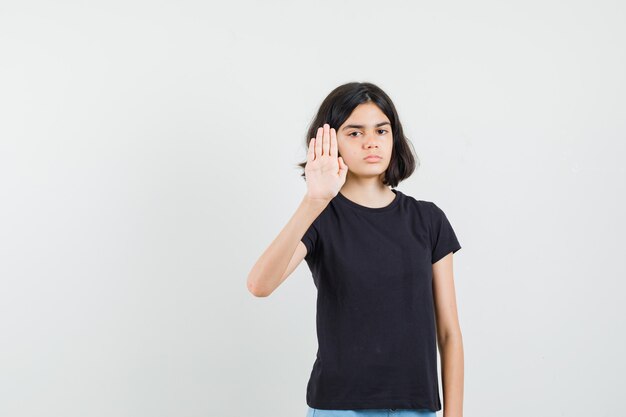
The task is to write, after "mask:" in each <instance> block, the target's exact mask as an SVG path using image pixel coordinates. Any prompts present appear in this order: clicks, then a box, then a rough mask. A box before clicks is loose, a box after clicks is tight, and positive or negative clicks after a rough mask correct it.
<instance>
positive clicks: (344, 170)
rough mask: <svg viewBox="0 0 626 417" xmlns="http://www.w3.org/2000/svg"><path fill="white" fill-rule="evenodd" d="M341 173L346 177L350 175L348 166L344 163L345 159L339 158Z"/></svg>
mask: <svg viewBox="0 0 626 417" xmlns="http://www.w3.org/2000/svg"><path fill="white" fill-rule="evenodd" d="M339 173H340V174H341V175H342V176H345V175H346V174H347V173H348V165H346V163H345V162H344V161H343V158H342V157H341V156H340V157H339Z"/></svg>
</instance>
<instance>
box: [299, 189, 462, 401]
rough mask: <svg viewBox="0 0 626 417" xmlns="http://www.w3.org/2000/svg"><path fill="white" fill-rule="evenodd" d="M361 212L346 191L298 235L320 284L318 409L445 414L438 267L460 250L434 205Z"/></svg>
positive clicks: (400, 197) (412, 203)
mask: <svg viewBox="0 0 626 417" xmlns="http://www.w3.org/2000/svg"><path fill="white" fill-rule="evenodd" d="M392 191H393V192H394V193H395V194H396V197H395V199H394V200H393V202H391V203H390V204H389V205H387V206H385V207H380V208H371V207H365V206H362V205H360V204H357V203H355V202H353V201H351V200H349V199H348V198H346V197H345V196H344V195H343V194H341V192H340V193H339V194H337V196H336V197H335V198H333V199H332V200H331V201H330V203H329V204H328V205H327V206H326V208H325V209H324V211H323V212H322V213H321V214H320V215H319V216H318V217H317V218H316V219H315V220H314V222H313V223H312V224H311V226H310V227H309V229H308V230H307V231H306V233H305V235H304V236H303V238H302V242H303V243H304V244H305V246H306V248H307V255H306V257H305V258H304V259H305V260H306V262H307V264H308V266H309V269H310V270H311V273H312V275H313V281H314V283H315V286H316V287H317V317H316V325H317V340H318V350H317V355H316V356H317V357H316V359H315V362H314V364H313V370H312V371H311V376H310V379H309V382H308V385H307V393H306V401H307V404H308V405H309V406H310V407H312V408H319V409H342V410H346V409H369V408H409V409H424V408H427V409H430V410H433V411H438V410H441V400H440V397H439V386H438V373H437V343H436V340H437V338H436V329H435V312H434V302H433V290H432V264H433V263H435V262H437V261H438V260H440V259H441V258H443V257H444V256H445V255H447V254H448V253H450V252H456V251H458V250H459V249H461V245H460V244H459V241H458V240H457V237H456V235H455V233H454V230H453V229H452V226H451V225H450V222H449V221H448V219H447V217H446V215H445V214H444V212H443V211H442V210H441V209H440V208H439V207H437V206H436V205H435V204H434V203H433V202H430V201H423V200H416V199H414V198H413V197H411V196H408V195H406V194H403V193H402V192H400V191H398V190H396V189H392Z"/></svg>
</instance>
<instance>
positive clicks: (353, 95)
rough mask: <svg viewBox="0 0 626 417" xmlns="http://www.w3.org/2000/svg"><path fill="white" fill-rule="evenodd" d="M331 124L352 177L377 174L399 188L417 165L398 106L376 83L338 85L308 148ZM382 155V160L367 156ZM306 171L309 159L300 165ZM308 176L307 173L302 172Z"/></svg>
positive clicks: (314, 123) (315, 121)
mask: <svg viewBox="0 0 626 417" xmlns="http://www.w3.org/2000/svg"><path fill="white" fill-rule="evenodd" d="M324 123H328V124H329V125H330V127H331V128H334V129H335V130H336V132H337V147H338V154H339V156H341V157H342V158H343V160H344V162H345V163H346V165H348V169H349V171H348V176H349V177H350V176H355V175H356V176H361V177H371V176H376V177H377V178H379V179H380V181H381V182H382V183H383V184H385V185H389V186H391V187H396V186H397V185H398V183H400V182H401V181H402V180H404V179H406V178H408V177H409V176H410V175H411V174H412V173H413V172H414V171H415V168H416V158H415V156H414V155H413V152H412V147H411V143H410V142H409V140H408V139H407V138H406V137H405V136H404V132H403V130H402V124H401V123H400V119H399V118H398V113H397V111H396V108H395V106H394V104H393V102H392V101H391V99H390V98H389V96H387V94H386V93H385V92H384V91H383V90H381V89H380V88H379V87H377V86H376V85H374V84H371V83H367V82H363V83H359V82H352V83H347V84H344V85H341V86H339V87H337V88H335V89H334V90H333V91H331V92H330V94H329V95H328V96H327V97H326V98H325V99H324V101H323V102H322V104H321V105H320V108H319V110H318V111H317V114H316V115H315V117H314V118H313V121H312V122H311V124H310V125H309V129H308V132H307V136H306V140H305V147H306V148H308V144H309V141H310V140H311V138H314V137H316V135H317V129H318V128H319V127H321V126H323V125H324ZM370 154H376V155H380V156H381V157H382V159H381V160H380V161H379V162H371V161H370V162H368V161H366V160H364V159H363V158H364V157H366V156H367V155H370ZM298 166H300V167H301V168H302V169H303V171H304V167H305V166H306V161H305V162H301V163H299V164H298ZM301 176H302V177H304V176H305V174H304V172H303V173H302V175H301Z"/></svg>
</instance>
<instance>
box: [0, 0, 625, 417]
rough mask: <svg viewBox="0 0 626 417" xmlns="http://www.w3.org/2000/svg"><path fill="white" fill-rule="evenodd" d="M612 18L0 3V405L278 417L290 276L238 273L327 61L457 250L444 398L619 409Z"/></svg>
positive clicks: (287, 6) (296, 281) (288, 177)
mask: <svg viewBox="0 0 626 417" xmlns="http://www.w3.org/2000/svg"><path fill="white" fill-rule="evenodd" d="M625 21H626V7H625V6H624V3H623V2H619V1H612V2H611V1H560V2H559V1H546V0H542V1H518V2H509V1H504V2H503V1H495V0H494V1H473V2H463V1H457V2H436V3H433V2H429V3H427V2H408V1H407V2H393V1H391V2H384V3H383V2H380V1H363V0H361V1H333V2H295V1H292V2H288V1H283V2H277V1H273V2H272V1H263V2H253V1H247V2H230V3H226V2H219V3H217V2H215V3H211V2H206V1H196V2H191V1H169V2H168V1H161V2H152V1H151V2H149V1H143V2H142V1H118V2H112V1H107V2H104V1H101V2H68V1H54V2H43V1H39V2H29V1H1V2H0V199H1V200H0V257H1V259H0V415H2V416H6V417H17V416H46V417H48V416H63V417H69V416H107V417H111V416H150V417H156V416H176V417H183V416H210V417H213V416H219V417H240V416H255V417H262V416H268V417H270V416H272V417H274V416H285V417H291V416H302V417H304V415H305V413H306V407H307V406H306V402H305V391H306V383H307V381H308V378H309V374H310V371H311V367H312V365H313V362H314V359H315V352H316V349H317V341H316V335H315V296H316V293H315V287H314V285H313V282H312V279H311V276H310V272H309V270H308V268H307V266H306V264H304V263H303V264H301V266H300V267H299V268H298V269H297V270H296V271H295V272H294V274H293V275H292V276H291V277H290V278H289V279H288V280H287V281H285V283H283V285H282V286H281V287H279V288H278V289H277V290H276V292H274V293H273V294H272V295H271V296H270V297H268V298H255V297H254V296H252V295H251V294H250V293H249V292H248V291H247V289H246V278H247V274H248V272H249V270H250V268H251V267H252V265H253V264H254V262H255V261H256V259H257V258H258V257H259V256H260V254H261V253H262V251H263V250H264V249H265V248H266V247H267V245H269V243H270V242H271V241H272V239H273V238H274V237H275V236H276V234H277V233H278V232H279V231H280V229H281V228H282V227H283V226H284V224H285V223H286V222H287V220H288V219H289V218H290V216H291V215H292V214H293V212H294V210H295V208H296V207H297V205H298V204H299V202H300V200H301V198H302V196H303V195H304V193H305V191H306V185H305V182H304V181H303V179H302V178H301V177H300V173H301V171H300V170H299V169H298V168H297V167H296V164H297V163H298V162H300V161H302V160H304V158H305V147H304V143H305V140H306V138H305V135H306V128H307V126H308V123H309V122H310V120H311V118H312V117H313V115H314V113H315V111H316V110H317V106H319V104H320V103H321V101H322V100H323V98H324V97H325V96H326V95H327V94H328V93H329V92H330V91H331V90H332V89H333V88H335V87H336V86H338V85H340V84H343V83H345V82H349V81H369V82H373V83H375V84H377V85H378V86H380V87H381V88H383V90H385V91H386V92H387V93H388V94H389V95H390V96H391V98H392V99H393V100H394V103H395V105H396V107H397V109H398V112H399V115H400V119H401V121H402V123H403V124H404V127H405V133H406V135H407V137H408V138H409V139H410V140H411V141H412V143H413V145H414V147H415V150H416V152H417V156H418V158H419V161H420V166H419V168H418V170H417V171H416V173H415V174H414V175H413V176H412V177H411V178H409V179H408V180H406V181H404V182H402V183H401V184H400V185H399V187H398V189H400V190H401V191H403V192H405V193H406V194H408V195H411V196H413V197H415V198H417V199H423V200H429V201H434V202H435V203H436V204H437V205H439V206H440V207H441V208H442V209H443V210H444V211H445V213H446V214H447V216H448V218H449V220H450V221H451V223H452V225H453V227H454V229H455V231H456V233H457V236H458V238H459V241H460V242H461V245H462V247H463V249H461V251H459V252H458V253H457V254H455V255H454V256H455V260H454V263H455V282H456V288H457V298H458V306H459V317H460V322H461V328H462V332H463V338H464V347H465V401H464V404H465V415H466V416H481V417H492V416H493V417H495V416H502V415H506V416H508V417H516V416H529V415H532V416H568V417H571V416H589V415H594V416H601V415H602V416H608V415H611V416H614V415H618V414H619V413H622V412H623V404H622V402H621V401H620V400H619V398H621V397H622V394H623V388H624V384H623V376H624V374H625V373H626V365H625V360H624V356H623V354H624V352H625V351H626V342H625V337H624V328H625V326H624V324H625V323H624V316H625V313H626V311H625V310H626V309H625V307H624V304H625V303H624V290H625V284H624V282H625V278H626V276H625V275H626V274H625V272H626V267H625V265H624V258H623V255H624V249H626V248H625V244H624V235H625V232H626V230H625V229H626V221H625V220H624V213H625V212H626V207H625V198H624V189H625V187H624V185H625V184H624V182H625V181H624V179H625V178H626V172H625V171H626V169H625V168H624V165H625V164H624V160H625V157H626V152H625V151H626V145H625V143H626V117H625V116H626V99H625V96H626V81H625V79H626V76H625V74H626V29H625V25H624V22H625ZM438 415H439V416H442V415H443V413H442V412H439V413H438Z"/></svg>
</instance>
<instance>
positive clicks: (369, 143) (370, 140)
mask: <svg viewBox="0 0 626 417" xmlns="http://www.w3.org/2000/svg"><path fill="white" fill-rule="evenodd" d="M363 143H364V145H365V147H366V148H367V149H369V148H372V147H376V148H377V147H378V144H377V143H376V137H375V136H373V135H367V136H366V137H365V141H364V142H363Z"/></svg>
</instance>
